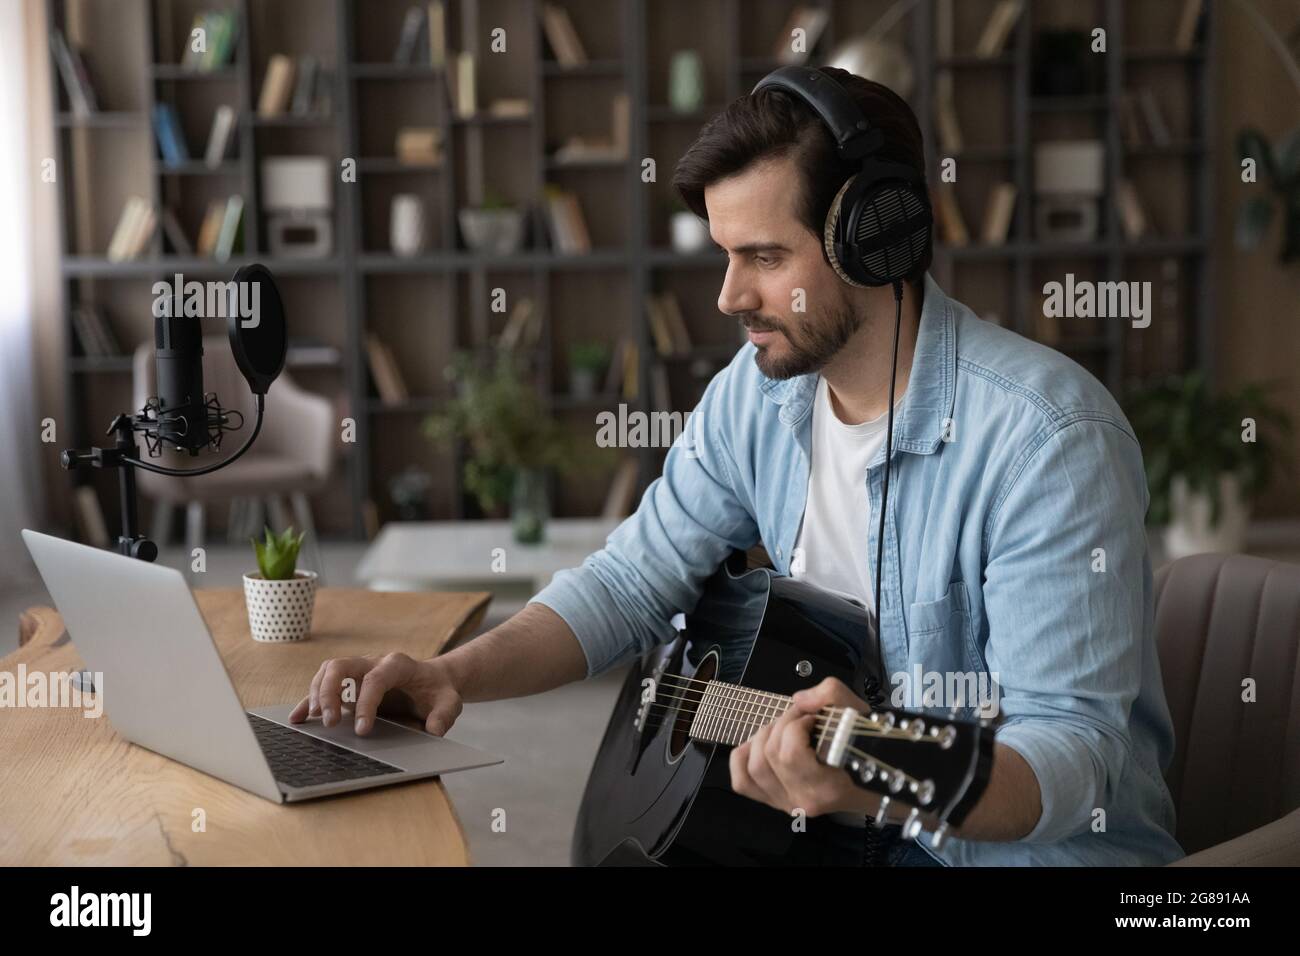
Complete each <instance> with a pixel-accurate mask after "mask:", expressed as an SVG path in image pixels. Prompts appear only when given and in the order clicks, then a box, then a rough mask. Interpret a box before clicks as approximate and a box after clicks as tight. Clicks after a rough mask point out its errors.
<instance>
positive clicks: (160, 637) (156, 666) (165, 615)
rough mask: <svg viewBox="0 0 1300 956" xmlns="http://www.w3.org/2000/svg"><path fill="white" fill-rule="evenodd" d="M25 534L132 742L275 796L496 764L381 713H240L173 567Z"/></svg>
mask: <svg viewBox="0 0 1300 956" xmlns="http://www.w3.org/2000/svg"><path fill="white" fill-rule="evenodd" d="M23 540H24V541H25V542H26V543H27V550H28V551H30V552H31V555H32V559H33V560H34V561H35V562H36V567H37V568H38V569H40V572H41V577H42V578H44V579H45V586H46V587H47V588H48V589H49V592H50V596H51V597H53V598H54V603H55V604H56V605H57V606H58V609H59V613H60V614H61V615H62V616H63V623H64V625H65V626H66V627H67V630H68V634H69V636H70V637H71V638H72V642H73V643H74V644H75V645H76V646H77V650H78V652H79V653H80V654H81V658H82V660H83V661H84V662H85V665H86V668H87V670H88V671H90V672H92V673H102V674H103V683H104V686H103V688H102V693H103V698H104V701H103V707H104V713H105V714H107V715H108V718H109V720H111V721H112V723H113V727H114V728H115V729H116V730H117V732H118V733H120V734H121V735H122V736H123V737H125V738H126V739H127V740H129V741H131V742H132V743H135V744H139V745H140V746H141V747H147V748H148V749H149V750H152V751H154V752H156V753H160V754H162V755H163V756H166V757H171V758H172V759H173V760H178V761H180V762H181V763H183V764H185V765H186V766H189V767H193V768H194V769H195V770H201V771H203V772H204V773H207V774H211V775H212V776H214V777H218V778H220V779H221V780H224V781H226V782H227V783H232V784H234V785H235V786H237V787H242V788H243V789H245V790H247V791H249V792H250V793H255V794H257V795H258V796H259V797H265V798H266V799H267V800H274V801H276V802H277V803H282V802H285V801H293V800H310V799H312V798H313V797H323V796H327V795H329V794H334V793H343V792H345V791H349V790H364V789H369V788H371V787H382V786H385V785H387V784H390V783H402V782H405V781H407V780H416V779H419V778H421V777H434V776H438V775H439V774H444V773H452V772H454V771H457V770H469V769H471V768H473V767H485V766H489V765H491V764H496V763H501V762H502V758H500V757H496V756H493V755H492V754H488V753H484V752H483V751H481V750H476V749H475V748H473V747H467V746H465V745H464V744H458V743H455V742H453V741H450V740H446V739H444V738H441V737H435V736H433V735H431V734H426V733H423V732H421V731H418V730H411V729H409V728H407V727H404V726H402V725H401V724H397V723H393V722H392V721H389V720H383V719H379V720H376V721H375V723H374V726H373V727H371V730H370V733H369V734H368V735H367V736H365V737H358V736H357V735H356V734H355V733H353V730H352V721H351V719H348V718H347V717H345V719H343V720H341V721H340V722H339V723H338V724H336V725H335V726H333V727H325V726H324V725H323V724H322V723H321V722H320V719H319V718H312V719H310V720H308V721H307V722H305V723H302V724H290V723H289V712H290V711H292V710H293V708H294V706H295V705H296V703H297V702H296V701H295V702H293V703H289V704H281V705H278V706H274V707H261V708H258V709H257V710H250V711H245V710H244V708H243V705H242V704H240V702H239V697H238V695H237V694H236V693H235V688H234V686H233V685H232V684H231V683H230V676H229V674H227V673H226V668H225V665H224V664H223V663H222V661H221V655H220V654H219V653H218V652H217V647H216V645H215V644H214V643H213V641H212V635H211V634H210V633H209V632H208V628H207V624H206V623H204V621H203V617H202V615H200V614H199V609H198V606H197V605H196V604H195V603H194V596H193V595H192V594H191V593H190V589H189V587H188V586H187V585H186V583H185V579H184V577H183V576H182V575H181V573H180V572H179V571H176V570H174V569H172V568H166V567H159V566H158V565H154V564H149V563H147V562H145V561H139V560H137V559H135V558H127V557H123V556H122V555H119V554H116V553H114V552H111V551H103V550H100V549H98V548H91V547H87V546H86V545H82V544H75V543H73V542H71V541H64V540H63V539H62V538H55V537H51V536H50V535H46V534H39V533H37V532H35V531H27V530H24V531H23Z"/></svg>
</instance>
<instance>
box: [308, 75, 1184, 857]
mask: <svg viewBox="0 0 1300 956" xmlns="http://www.w3.org/2000/svg"><path fill="white" fill-rule="evenodd" d="M821 72H823V73H825V74H826V75H827V76H828V77H832V78H834V79H835V80H837V81H838V82H839V83H840V84H841V85H842V86H843V87H844V88H845V89H847V90H848V91H849V92H850V93H851V95H852V96H853V97H854V99H855V100H856V101H857V104H858V106H859V107H860V108H861V110H862V111H863V112H864V113H865V114H866V115H867V116H868V117H869V118H870V120H871V122H872V123H873V124H874V125H875V126H876V127H878V128H879V129H881V130H882V131H883V133H884V137H885V146H884V147H883V148H882V149H881V151H880V153H879V156H880V158H882V159H886V160H889V161H893V162H898V163H904V164H907V165H909V166H911V167H912V168H914V169H917V170H919V171H921V173H922V175H923V173H924V169H925V165H924V158H923V153H922V139H921V134H920V130H919V128H918V126H917V123H916V118H915V116H914V115H913V114H912V112H911V110H910V109H909V108H908V106H907V105H906V104H905V103H904V102H903V101H902V100H901V99H900V98H899V97H898V96H897V95H895V94H894V93H893V92H892V91H890V90H888V89H887V88H885V87H883V86H880V85H879V84H876V83H872V82H869V81H866V80H864V79H861V78H860V77H856V76H853V75H851V74H848V73H846V72H844V71H842V70H834V69H829V68H823V69H822V71H821ZM853 172H854V167H853V166H852V165H851V164H850V165H845V164H844V163H843V162H841V160H840V158H839V157H838V156H837V155H836V153H835V149H834V145H833V142H832V139H831V136H830V135H829V133H828V132H827V129H826V127H825V126H823V125H822V123H821V121H820V119H819V118H818V117H817V115H816V114H815V113H814V112H813V111H812V110H811V109H810V108H809V107H808V106H807V105H805V104H804V103H803V102H801V101H800V100H799V99H797V98H796V97H794V96H791V95H789V94H788V93H786V92H784V91H781V90H769V89H765V90H761V91H759V92H758V93H755V94H751V95H749V96H744V97H741V98H739V99H738V100H736V101H735V102H733V103H732V104H730V105H729V106H728V107H727V109H726V110H724V111H723V113H722V114H720V116H718V117H716V118H715V119H713V120H711V121H710V122H709V123H708V124H707V125H706V126H705V127H704V129H703V130H702V132H701V134H700V136H699V138H698V139H697V140H696V142H695V143H694V144H693V145H692V146H691V148H690V149H689V150H688V152H687V153H686V155H685V156H684V157H683V158H682V160H681V162H680V163H679V164H678V167H677V170H676V174H675V176H674V186H675V187H676V188H677V190H678V191H679V193H680V194H681V195H682V197H683V198H684V199H685V201H686V202H687V204H688V205H689V206H690V207H691V208H692V209H693V210H694V211H695V212H696V213H697V214H698V215H700V216H701V217H703V218H706V219H707V220H708V222H709V224H710V231H711V235H712V237H713V239H714V240H715V242H717V244H718V245H719V246H721V247H722V251H723V252H724V253H725V254H726V256H727V260H728V265H727V273H726V278H725V280H724V282H723V285H722V290H721V293H720V295H719V298H718V308H719V309H720V310H721V311H722V312H724V313H726V314H728V315H733V316H735V317H736V318H737V320H738V321H740V322H741V323H742V324H743V325H744V326H745V328H746V329H748V330H749V337H750V341H749V344H747V345H745V346H743V347H742V348H741V349H740V351H739V352H738V353H737V355H736V357H735V358H734V359H733V360H732V362H731V363H730V365H729V366H728V367H727V368H726V369H724V370H723V371H722V372H721V373H719V374H718V375H717V376H716V377H715V378H714V379H713V381H712V382H711V383H710V384H709V386H708V388H707V390H706V391H705V394H704V397H703V398H702V400H701V401H700V404H699V406H698V407H697V409H696V410H695V413H694V416H693V418H692V422H691V430H690V431H691V437H692V439H693V446H694V447H693V453H691V454H687V452H686V451H685V450H684V447H683V444H682V443H678V444H677V445H675V446H674V447H673V448H672V449H671V450H670V452H669V454H668V457H667V460H666V462H665V466H664V472H663V475H662V476H660V477H659V478H658V479H656V480H655V481H654V482H653V483H652V484H651V485H650V487H649V488H648V489H647V491H646V494H645V496H644V497H643V499H642V501H641V503H640V505H639V507H638V509H637V511H636V513H635V514H634V515H632V516H631V517H630V518H628V519H627V520H626V521H624V522H623V523H622V524H621V525H620V526H619V527H618V528H617V529H616V530H615V531H614V532H613V533H612V534H611V535H610V536H609V538H608V540H607V542H606V547H605V548H604V549H602V550H601V551H599V552H597V553H596V554H593V555H591V556H590V557H588V558H587V559H586V560H585V561H584V562H583V564H582V566H581V567H580V568H577V569H573V570H570V571H565V572H562V573H560V574H559V575H557V576H556V577H555V579H554V580H553V581H552V583H551V584H550V585H549V586H548V587H547V588H545V589H544V590H543V591H542V592H541V593H539V594H538V595H537V596H536V597H535V598H534V600H533V601H532V603H530V604H529V605H528V606H527V607H525V608H524V610H522V611H521V612H520V613H519V614H517V615H515V616H514V617H512V618H511V619H510V620H509V621H506V622H505V623H503V624H501V625H500V626H499V627H496V628H494V629H493V630H491V631H490V632H488V633H487V634H484V635H483V636H481V637H479V638H478V639H476V640H474V641H471V642H470V643H469V644H467V645H465V646H464V647H461V648H458V649H457V650H455V651H452V652H451V653H448V654H446V655H443V656H441V657H437V658H434V659H432V660H428V661H415V660H412V659H410V658H408V657H405V656H404V655H388V656H386V657H382V658H366V659H347V660H332V661H327V662H326V663H325V664H323V665H322V667H321V670H320V672H319V673H318V674H317V675H316V678H315V680H313V682H312V686H311V690H310V693H309V695H308V697H307V698H305V699H304V700H303V701H302V702H301V703H300V704H299V705H298V708H297V709H296V711H295V712H294V715H293V719H295V720H302V719H304V718H305V717H306V716H307V715H308V714H311V715H315V714H318V713H319V714H322V715H323V719H324V721H325V723H326V724H327V725H332V724H333V723H336V722H337V721H338V720H339V719H341V715H342V711H341V704H340V687H341V683H342V681H343V680H344V679H345V678H349V677H350V678H353V679H354V680H356V681H358V682H359V684H360V691H359V697H358V700H357V702H356V708H355V714H356V716H355V720H356V729H357V732H358V733H362V734H364V733H366V732H368V729H369V727H370V725H371V723H372V720H373V716H374V714H375V713H376V709H377V708H378V707H379V705H380V704H381V701H382V703H383V704H384V706H385V708H393V709H394V710H396V711H399V712H401V711H404V712H407V713H413V714H416V715H418V716H420V717H421V718H423V719H425V722H426V727H427V729H428V730H429V731H430V732H432V733H438V734H441V733H445V732H446V731H447V729H448V728H450V727H451V725H452V723H453V721H455V719H456V717H457V715H458V714H459V713H460V710H461V706H462V703H463V702H466V701H479V700H492V699H497V698H502V697H511V696H520V695H524V694H534V693H538V692H540V691H544V690H548V689H550V688H553V687H556V686H558V685H560V684H563V683H565V682H568V681H572V680H577V679H579V678H583V677H586V676H590V675H592V674H595V673H598V672H600V671H603V670H605V669H607V668H609V667H612V666H615V665H616V664H619V663H621V662H625V661H627V660H629V659H630V658H632V657H633V656H634V655H637V654H639V653H642V652H644V651H646V650H648V649H649V648H651V647H653V646H654V645H655V644H657V643H662V642H665V641H667V640H669V639H671V637H672V636H673V633H674V632H673V630H672V628H671V625H670V623H669V621H670V618H671V617H672V616H673V615H674V614H675V613H676V612H678V611H690V610H692V609H693V608H694V606H695V603H696V601H697V600H698V598H699V595H700V589H701V586H702V584H703V582H704V581H705V579H707V578H708V577H709V576H710V575H711V574H712V573H713V572H714V571H715V569H716V568H717V566H718V565H719V563H720V562H721V561H722V560H723V559H724V558H725V557H726V556H727V555H728V554H729V553H730V552H731V551H733V550H734V549H747V548H750V547H752V546H754V545H756V544H758V543H760V542H761V543H762V544H763V545H764V546H765V548H766V550H767V552H768V554H769V555H770V557H771V559H772V560H773V562H774V564H775V567H776V569H777V571H778V572H780V573H783V574H795V575H798V576H803V577H805V578H807V579H808V580H809V581H810V582H812V583H813V584H816V585H818V586H821V587H825V588H828V589H831V590H835V591H839V592H842V593H846V594H848V595H849V596H851V597H854V598H856V599H858V600H860V601H861V602H862V603H863V604H864V605H866V606H867V607H868V608H869V609H870V610H872V611H874V610H875V601H874V595H873V581H874V571H875V568H874V561H875V553H876V540H877V533H876V523H877V521H878V519H879V512H878V511H877V510H876V509H877V508H878V507H879V503H880V500H881V489H882V483H883V478H884V461H885V450H884V447H883V445H884V434H883V432H884V426H885V420H886V412H887V411H888V396H889V385H890V383H889V371H890V360H891V349H890V345H891V341H892V334H893V329H894V321H895V301H894V292H893V290H892V289H891V288H890V287H888V286H884V287H863V286H857V285H852V284H850V283H848V282H845V281H843V280H842V278H841V277H840V275H838V274H837V272H836V270H835V269H833V268H832V267H831V265H830V264H829V263H828V260H827V257H826V254H825V251H824V248H823V241H822V240H823V236H822V229H823V223H824V221H825V219H826V215H827V212H828V210H829V209H830V208H831V205H832V203H833V202H834V200H835V197H836V195H837V193H838V192H839V190H840V187H841V185H842V184H843V183H845V181H846V180H847V177H848V176H849V175H851V174H852V173H853ZM928 264H929V263H928V261H927V262H925V263H923V268H922V269H921V270H920V271H919V272H918V276H917V278H916V279H915V280H914V281H912V282H909V283H907V284H906V285H905V287H904V289H903V297H902V307H901V308H902V313H901V314H902V319H901V331H900V337H899V345H898V375H897V379H896V381H895V388H896V394H897V395H898V396H899V398H898V400H897V402H896V417H895V429H894V443H893V448H894V455H893V465H892V469H893V472H892V476H891V479H890V481H891V491H890V494H889V497H888V504H887V508H886V512H887V513H886V522H885V547H884V562H883V569H882V592H881V594H882V596H881V610H880V614H879V619H880V629H881V633H882V642H883V647H882V650H883V655H884V660H885V665H886V673H887V674H890V675H896V676H895V677H894V678H893V679H892V680H891V683H893V684H894V685H895V687H894V688H891V689H894V690H897V689H898V687H899V685H900V684H901V683H902V682H903V681H905V680H906V679H907V678H908V677H909V675H911V674H913V673H916V672H922V673H939V674H944V675H978V676H980V677H982V678H988V679H991V680H993V681H995V684H996V687H997V688H998V689H999V693H1000V697H999V699H998V700H997V702H996V703H997V706H998V707H999V709H1000V715H1001V717H1002V718H1003V721H1002V723H1001V724H1000V725H999V727H998V733H997V738H996V741H997V742H996V745H995V752H994V759H993V765H992V772H991V775H990V779H989V781H988V786H987V789H986V791H985V793H984V794H983V796H982V797H981V799H980V800H979V802H978V803H977V804H976V806H975V808H974V809H973V810H972V812H971V814H970V815H969V816H968V817H967V819H966V820H965V821H964V822H963V824H962V825H961V827H959V828H956V829H954V830H953V831H952V837H953V839H950V840H949V841H948V842H947V843H946V844H944V846H943V847H942V848H941V849H938V850H934V849H931V848H930V847H929V846H928V845H927V844H928V841H924V842H921V843H918V842H916V841H911V840H902V839H900V837H899V834H898V830H897V827H893V828H887V829H886V831H885V833H886V837H885V842H884V845H883V846H882V847H878V848H876V849H875V850H874V851H873V854H874V855H873V857H872V861H873V862H877V861H881V862H891V863H901V864H913V863H930V864H933V863H935V862H942V863H947V864H958V865H961V864H993V865H1003V864H1048V865H1055V864H1080V863H1083V864H1101V865H1105V864H1156V863H1164V862H1168V861H1170V860H1173V859H1176V858H1178V857H1180V856H1182V851H1181V849H1180V848H1179V847H1178V845H1177V843H1176V842H1175V841H1174V839H1173V837H1172V835H1171V834H1172V832H1173V829H1174V816H1173V806H1172V802H1171V800H1170V797H1169V793H1168V790H1167V789H1166V787H1165V784H1164V782H1163V779H1162V772H1163V770H1164V768H1165V767H1166V766H1167V765H1168V762H1169V760H1170V758H1171V756H1172V750H1173V733H1172V726H1171V721H1170V718H1169V713H1168V708H1167V706H1166V703H1165V699H1164V695H1163V691H1162V688H1161V681H1160V671H1159V665H1158V661H1157V658H1156V651H1155V643H1154V639H1153V628H1152V623H1153V622H1152V616H1153V615H1152V607H1153V604H1152V586H1151V584H1152V582H1151V567H1150V559H1149V556H1148V552H1147V546H1146V537H1145V532H1144V527H1143V516H1144V514H1145V512H1146V507H1147V502H1148V494H1147V490H1146V483H1145V479H1144V473H1143V467H1142V458H1141V452H1140V450H1139V448H1138V445H1137V441H1136V439H1135V438H1134V436H1133V432H1132V430H1131V428H1130V427H1129V424H1128V422H1127V420H1126V419H1125V417H1124V415H1123V413H1122V412H1121V411H1120V409H1119V407H1118V406H1117V405H1116V403H1115V401H1114V400H1113V399H1112V397H1111V396H1110V395H1109V394H1108V393H1107V392H1106V390H1105V389H1104V388H1103V387H1102V386H1101V385H1100V383H1098V382H1097V381H1096V379H1094V378H1093V377H1092V376H1090V375H1089V374H1088V373H1087V372H1085V371H1084V370H1083V369H1082V368H1080V367H1079V366H1078V365H1076V364H1075V363H1074V362H1072V361H1070V360H1069V359H1067V358H1065V357H1064V356H1062V355H1060V354H1059V353H1057V352H1054V351H1052V350H1050V349H1047V348H1045V347H1042V346H1039V345H1037V344H1035V343H1032V342H1030V341H1028V340H1025V339H1023V338H1021V337H1019V336H1017V335H1015V334H1014V333H1012V332H1010V331H1007V330H1004V329H1001V328H998V327H996V326H993V325H990V324H988V323H985V322H983V321H981V320H979V319H978V318H977V317H976V316H975V315H974V314H973V313H972V312H971V311H970V310H969V309H967V308H966V307H965V306H963V305H961V304H960V303H958V302H956V301H954V300H952V299H950V298H948V297H947V296H946V295H945V294H944V293H943V291H942V290H941V289H940V288H939V287H938V285H937V284H936V283H935V282H934V280H933V279H932V278H930V276H929V275H928V274H927V273H925V272H924V267H928ZM928 702H929V701H927V703H928ZM795 703H796V705H797V706H796V707H795V708H792V709H791V710H790V711H789V712H788V713H787V714H786V715H785V716H783V717H782V718H781V719H780V720H779V721H777V722H776V723H775V724H773V725H771V726H770V727H767V728H764V729H763V730H761V731H759V732H758V734H756V735H755V736H754V737H753V738H752V739H751V740H750V741H748V742H746V743H744V744H743V745H741V746H739V747H736V748H735V749H734V750H733V751H732V753H731V756H730V769H731V779H732V784H733V787H734V788H735V790H736V791H737V792H738V793H740V794H742V795H744V796H746V797H750V798H752V799H755V800H759V801H762V802H763V803H766V804H769V805H771V806H773V807H776V808H778V809H780V810H782V811H785V812H791V811H793V810H795V809H796V808H800V809H802V810H803V811H804V812H805V813H806V814H807V815H808V816H809V817H810V818H819V819H820V818H823V817H824V818H825V823H824V825H820V826H819V827H817V833H818V834H819V837H818V839H819V840H822V841H824V843H822V844H817V845H816V846H814V845H813V844H812V843H810V844H808V847H811V848H812V849H811V852H812V853H813V855H814V856H817V855H818V854H823V856H822V857H820V858H824V859H825V860H826V861H829V862H844V861H851V862H859V861H861V860H862V854H860V853H857V852H856V848H858V847H861V846H863V845H865V844H866V842H867V838H866V837H865V836H864V835H863V833H864V831H863V830H862V829H860V828H859V827H860V825H861V823H862V822H863V821H864V819H865V817H866V815H873V814H874V813H875V812H876V810H877V809H878V800H879V798H877V797H875V796H874V795H872V794H869V793H867V792H866V791H864V790H862V789H860V788H858V787H855V786H853V785H852V784H851V782H850V781H849V780H848V778H847V775H846V774H844V773H843V772H842V771H840V770H837V769H832V768H828V767H826V766H823V765H821V764H819V763H817V761H816V760H815V759H814V758H813V752H812V749H811V745H810V739H809V729H810V727H811V726H812V720H813V718H812V715H813V714H816V713H817V712H818V711H819V710H820V709H821V708H822V707H825V706H853V707H855V708H859V709H862V708H864V707H865V705H864V703H863V702H862V701H861V700H860V699H859V698H858V697H857V696H856V695H855V694H854V693H853V692H852V691H851V690H850V689H849V688H847V687H845V686H844V685H843V684H841V683H839V682H838V681H834V680H828V681H826V682H824V683H822V684H821V685H819V686H817V687H816V688H815V689H812V690H810V691H805V692H801V693H800V694H798V695H796V697H795ZM943 703H944V704H951V703H955V702H951V701H944V702H943ZM852 824H857V825H858V826H857V827H855V826H853V825H852ZM828 835H829V836H828ZM882 854H883V855H882Z"/></svg>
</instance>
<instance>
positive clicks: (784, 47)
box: [772, 3, 830, 66]
mask: <svg viewBox="0 0 1300 956" xmlns="http://www.w3.org/2000/svg"><path fill="white" fill-rule="evenodd" d="M829 19H830V11H829V10H828V9H826V8H825V7H823V6H813V5H812V4H806V3H801V4H798V5H797V6H796V7H795V8H794V9H793V10H791V11H790V16H789V17H787V18H786V21H785V26H784V27H782V28H781V32H780V33H779V34H778V35H777V38H776V42H775V43H774V44H773V45H772V56H773V57H775V58H776V61H777V62H778V63H779V64H781V65H782V66H792V65H798V64H800V63H806V62H807V60H808V57H809V55H810V54H811V53H812V51H813V47H815V46H816V45H817V41H818V40H820V39H821V35H822V33H823V31H825V29H826V23H827V21H828V20H829ZM795 30H802V31H803V38H802V40H801V43H800V46H802V47H803V49H802V50H796V49H795V34H794V31H795Z"/></svg>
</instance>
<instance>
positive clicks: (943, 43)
mask: <svg viewBox="0 0 1300 956" xmlns="http://www.w3.org/2000/svg"><path fill="white" fill-rule="evenodd" d="M952 4H953V0H938V2H937V3H936V4H935V10H934V55H935V56H936V57H946V56H952V55H953V52H954V43H953V37H954V36H955V34H954V23H953V18H952V14H953V9H952Z"/></svg>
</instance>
